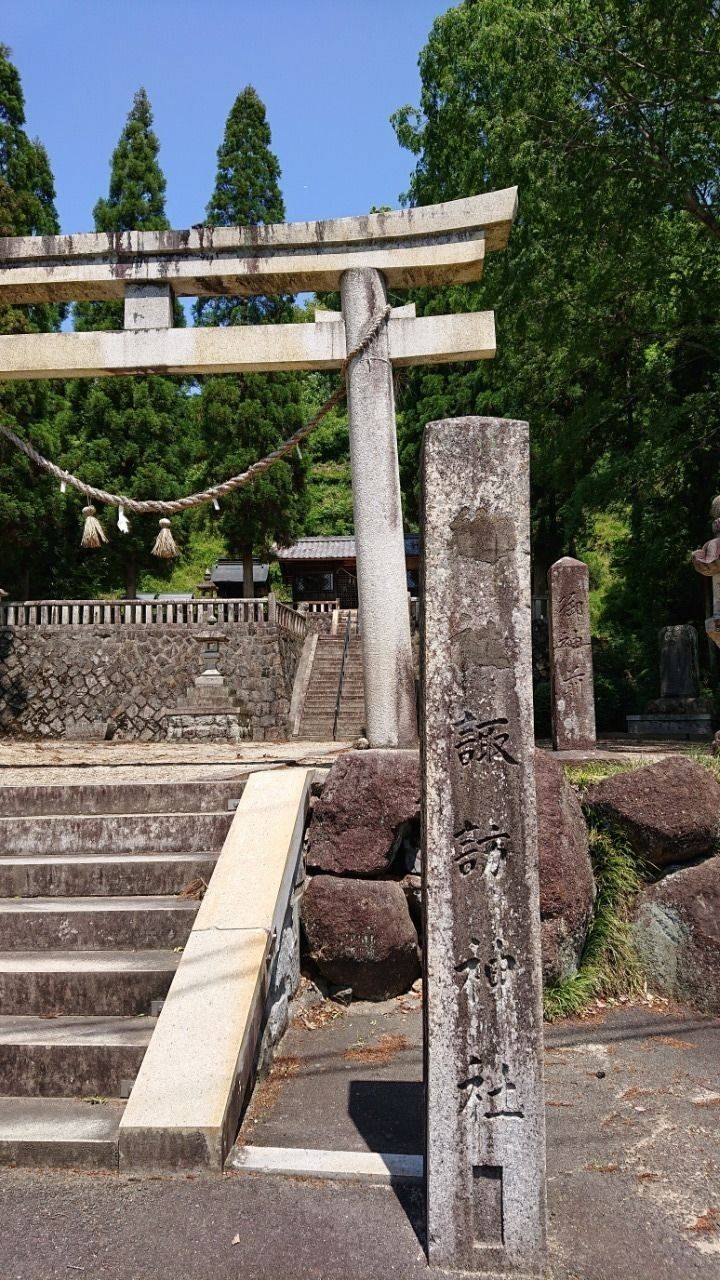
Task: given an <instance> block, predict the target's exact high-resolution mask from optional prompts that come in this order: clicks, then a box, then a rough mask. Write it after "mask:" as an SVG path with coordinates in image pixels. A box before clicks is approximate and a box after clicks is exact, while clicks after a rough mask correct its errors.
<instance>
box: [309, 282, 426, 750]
mask: <svg viewBox="0 0 720 1280" xmlns="http://www.w3.org/2000/svg"><path fill="white" fill-rule="evenodd" d="M340 296H341V298H342V311H343V321H344V325H345V337H346V343H347V349H348V350H352V348H353V347H354V346H357V344H358V343H359V342H360V341H361V339H362V336H363V333H364V332H365V329H366V326H367V325H368V324H369V323H370V322H371V321H372V319H373V317H374V316H375V315H376V314H377V313H378V312H381V311H382V310H383V308H384V307H385V306H386V304H387V295H386V286H385V281H384V280H383V277H382V276H381V275H380V273H379V272H378V271H372V270H356V269H351V270H349V271H346V272H344V274H343V276H342V279H341V281H340ZM406 323H407V322H406ZM320 327H321V328H322V327H323V326H322V325H321V326H320ZM346 377H347V404H348V417H349V424H350V466H351V469H352V493H353V516H354V521H355V554H356V557H357V578H358V617H359V621H360V643H361V648H362V657H363V677H364V685H365V731H366V736H367V739H368V742H369V743H370V746H371V747H411V746H415V745H416V743H417V740H418V730H417V713H416V710H415V676H414V672H413V662H412V643H411V639H410V615H409V612H408V605H407V576H406V570H405V538H404V531H403V517H402V501H401V497H400V471H399V468H398V451H397V436H396V430H395V392H394V386H393V373H392V365H391V351H390V341H389V337H388V329H387V325H385V326H383V327H382V328H381V329H380V330H379V332H378V333H377V335H376V337H375V338H374V339H373V341H372V343H371V345H370V346H369V347H368V349H367V352H365V353H364V355H363V356H362V358H358V359H356V360H352V361H351V362H350V365H349V366H348V370H347V375H346Z"/></svg>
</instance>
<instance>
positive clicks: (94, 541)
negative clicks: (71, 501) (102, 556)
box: [80, 506, 107, 547]
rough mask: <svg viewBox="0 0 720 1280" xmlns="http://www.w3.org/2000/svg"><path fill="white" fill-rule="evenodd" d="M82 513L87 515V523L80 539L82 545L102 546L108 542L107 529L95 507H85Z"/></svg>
mask: <svg viewBox="0 0 720 1280" xmlns="http://www.w3.org/2000/svg"><path fill="white" fill-rule="evenodd" d="M82 513H83V515H84V517H85V525H84V527H83V535H82V538H81V539H80V546H81V547H101V546H102V544H103V542H107V537H106V534H105V530H104V529H103V527H102V525H101V523H100V521H99V520H98V518H97V516H96V515H95V508H94V507H91V506H88V507H83V509H82Z"/></svg>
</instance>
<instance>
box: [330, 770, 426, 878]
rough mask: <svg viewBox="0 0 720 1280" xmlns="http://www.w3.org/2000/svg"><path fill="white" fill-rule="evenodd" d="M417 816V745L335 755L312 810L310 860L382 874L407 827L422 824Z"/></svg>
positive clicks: (334, 868)
mask: <svg viewBox="0 0 720 1280" xmlns="http://www.w3.org/2000/svg"><path fill="white" fill-rule="evenodd" d="M419 818H420V759H419V755H418V752H417V751H372V750H371V751H349V752H348V753H347V754H346V755H343V756H340V758H339V759H338V760H336V762H335V764H334V765H333V767H332V769H331V770H330V775H329V777H328V780H327V782H326V783H325V787H324V788H323V792H322V795H321V796H320V799H319V800H318V803H317V805H316V806H315V808H314V810H313V818H312V823H311V825H310V832H309V839H308V850H307V858H306V861H307V866H308V868H309V869H310V870H313V871H329V872H332V873H333V874H335V875H354V876H376V875H383V874H384V873H386V872H387V871H388V869H389V868H390V866H391V864H392V862H393V859H394V856H395V853H396V850H397V848H398V845H399V843H400V841H401V840H402V838H403V835H404V834H405V831H406V829H407V828H408V827H410V828H412V827H414V828H415V829H416V830H419Z"/></svg>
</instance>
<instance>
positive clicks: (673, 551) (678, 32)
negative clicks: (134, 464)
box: [394, 0, 720, 724]
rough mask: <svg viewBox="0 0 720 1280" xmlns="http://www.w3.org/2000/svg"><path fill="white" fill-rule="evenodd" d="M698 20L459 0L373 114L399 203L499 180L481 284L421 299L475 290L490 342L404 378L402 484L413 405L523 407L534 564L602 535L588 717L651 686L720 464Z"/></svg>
mask: <svg viewBox="0 0 720 1280" xmlns="http://www.w3.org/2000/svg"><path fill="white" fill-rule="evenodd" d="M719 27H720V24H719V23H718V8H717V5H716V4H715V3H713V4H708V3H700V2H699V0H679V3H677V4H674V5H672V6H669V5H667V4H665V3H660V2H659V0H609V3H607V4H603V5H597V4H595V3H593V0H528V2H527V3H524V4H523V5H518V4H517V3H516V2H515V0H483V3H477V2H476V0H466V2H465V3H463V4H461V5H459V6H458V7H456V8H453V9H451V10H449V11H448V12H447V13H445V14H444V15H443V16H442V17H440V18H438V19H437V21H436V22H435V24H434V25H433V28H432V30H431V33H430V36H429V39H428V42H427V45H426V46H425V48H424V50H423V51H422V54H421V57H420V72H421V80H422V93H421V101H420V106H419V109H417V110H415V109H413V108H411V107H405V108H403V109H402V110H400V111H399V112H397V113H396V115H395V117H394V123H395V127H396V131H397V134H398V138H399V140H400V142H401V144H402V145H404V146H406V147H407V148H409V149H410V151H411V152H412V153H413V154H414V156H415V157H416V165H415V169H414V172H413V175H412V179H411V184H410V192H409V199H410V201H411V202H412V203H415V204H428V203H432V202H433V201H436V200H450V199H454V198H457V197H461V196H466V195H471V194H474V193H476V192H479V191H485V190H491V189H493V188H501V187H506V186H511V185H514V184H517V185H518V186H519V193H520V212H519V216H518V220H517V223H516V226H515V228H514V229H513V232H512V235H511V237H510V245H509V248H508V250H507V252H506V253H504V254H501V255H497V257H496V256H494V255H493V257H492V258H490V260H489V261H488V264H487V268H486V278H485V280H484V281H483V282H482V283H481V284H479V285H475V286H466V287H460V288H455V289H449V290H446V291H444V293H443V294H442V295H440V294H437V293H435V294H430V293H420V294H419V296H418V304H419V309H420V310H421V311H422V310H425V311H429V310H445V309H449V310H468V309H476V308H479V309H481V308H483V307H493V308H494V309H495V310H496V314H497V324H498V356H497V358H496V360H495V361H493V362H490V363H488V364H483V365H456V366H447V367H444V368H443V369H441V370H439V369H429V370H428V369H420V370H416V371H412V372H411V373H409V374H407V375H406V376H405V378H404V380H403V386H402V391H401V397H400V407H401V422H402V431H401V460H402V468H403V480H404V488H405V493H406V497H407V500H408V502H409V505H410V506H411V507H412V506H413V505H414V501H415V498H416V493H417V478H418V451H419V444H420V439H421V433H422V429H423V427H424V424H425V422H427V421H428V420H429V419H431V418H437V417H443V416H446V415H455V414H464V413H493V414H495V413H496V414H501V415H504V416H508V417H525V418H528V419H529V420H530V424H531V440H532V468H533V469H532V476H533V534H534V551H535V556H536V561H537V562H539V563H540V564H541V565H542V564H545V565H547V563H549V562H550V561H551V560H553V559H554V558H555V557H556V556H557V555H560V554H567V553H571V554H572V553H574V554H579V555H583V554H585V555H587V557H588V558H590V559H592V552H593V549H594V548H595V546H596V545H597V543H598V541H599V540H602V541H603V557H604V565H605V569H604V572H603V582H602V592H601V596H600V597H599V598H598V599H597V601H596V604H597V607H596V608H595V609H594V625H595V634H596V641H597V670H598V693H599V702H600V705H599V712H600V720H601V723H605V724H608V723H612V722H613V721H614V722H615V723H617V724H619V723H621V716H622V714H623V713H624V712H625V711H626V710H628V709H630V704H631V703H632V701H633V700H635V701H640V700H642V699H644V698H645V697H647V696H648V695H649V694H650V693H651V692H656V689H654V685H655V681H656V679H657V674H656V673H657V649H656V631H657V627H658V626H659V625H661V624H663V623H668V622H675V621H679V622H685V621H688V620H690V619H693V620H697V621H698V622H699V623H700V625H702V618H703V613H704V610H703V593H702V583H701V582H700V581H699V579H698V577H697V575H695V574H694V573H693V572H692V570H691V569H690V568H689V566H688V553H689V551H690V549H691V548H692V547H693V546H696V545H698V544H699V542H701V541H704V540H705V538H706V537H707V536H708V533H707V531H708V516H707V511H708V507H709V502H710V498H711V496H712V494H713V493H714V492H715V491H716V489H717V488H718V480H719V478H718V462H719V461H720V413H719V411H718V410H719V408H720V396H719V391H720V362H719V359H718V356H719V344H718V320H717V305H716V301H715V302H713V299H715V300H716V299H717V296H718V284H719V283H720V279H719V275H720V273H719V270H718V263H719V261H720V259H719V256H718V243H717V240H718V221H719V218H720V196H719V192H720V187H719V185H718V159H719V158H720V110H718V105H719V101H720V95H719V92H718V72H717V67H718V53H719V49H718V40H719ZM608 517H612V518H611V519H608ZM608 538H609V539H610V540H609V541H607V539H608ZM592 585H593V586H595V585H596V583H595V582H593V584H592Z"/></svg>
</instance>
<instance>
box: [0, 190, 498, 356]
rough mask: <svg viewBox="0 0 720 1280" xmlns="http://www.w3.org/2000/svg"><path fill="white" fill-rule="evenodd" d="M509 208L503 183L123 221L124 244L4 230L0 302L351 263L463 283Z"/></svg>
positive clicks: (190, 284) (493, 245)
mask: <svg viewBox="0 0 720 1280" xmlns="http://www.w3.org/2000/svg"><path fill="white" fill-rule="evenodd" d="M516 209H517V188H516V187H509V188H507V189H506V190H504V191H486V192H484V193H483V194H482V195H475V196H466V197H465V198H463V199H460V200H450V201H447V202H445V203H443V204H436V205H431V206H429V207H427V208H418V209H395V210H388V211H387V212H383V213H373V214H369V215H365V216H363V217H359V218H358V217H355V218H329V219H326V220H324V221H322V222H281V223H274V224H268V225H266V226H262V227H260V228H258V227H257V226H251V227H205V226H203V227H201V228H197V227H195V228H190V229H189V230H187V231H162V232H156V231H130V232H127V233H124V235H123V242H122V249H121V252H120V253H119V251H118V244H117V240H116V238H115V237H114V236H113V235H109V236H108V235H106V234H105V233H103V232H101V233H95V234H93V233H90V234H80V235H73V236H22V237H4V238H3V242H2V264H1V266H0V296H2V300H3V302H13V301H14V302H40V301H46V302H47V301H50V300H54V301H61V300H64V301H67V302H73V301H78V300H79V299H88V298H122V297H124V291H125V289H126V288H127V287H128V285H132V284H134V283H138V282H140V283H142V284H143V285H145V286H147V285H149V284H155V283H158V282H161V283H163V284H166V283H167V282H171V283H172V289H173V293H174V294H176V295H178V296H179V295H180V294H183V293H184V294H186V295H187V296H189V297H197V296H198V295H204V296H206V295H208V294H227V293H231V294H240V293H249V294H257V293H263V294H267V293H273V292H275V293H278V292H280V293H298V292H300V291H302V290H304V289H312V290H325V291H328V290H332V289H337V288H338V285H339V284H340V277H341V274H342V273H343V272H344V271H346V270H347V268H348V267H358V266H363V267H374V268H376V269H377V270H378V271H382V272H383V274H384V275H385V277H386V279H387V281H388V283H389V284H391V285H394V286H396V287H398V288H401V289H402V288H409V287H410V286H417V285H429V284H450V283H452V282H454V281H456V282H461V283H462V282H467V281H468V280H476V279H478V278H479V276H480V275H481V273H482V265H483V260H484V256H485V252H486V251H491V250H499V249H504V248H505V246H506V244H507V240H508V236H509V234H510V227H511V225H512V221H513V219H514V217H515V211H516ZM320 245H322V248H323V250H324V252H322V253H319V252H318V246H320ZM118 259H119V260H120V262H118ZM432 318H433V319H434V318H435V317H432ZM246 327H249V326H246ZM257 327H263V328H267V326H257ZM283 327H284V328H286V329H287V328H289V327H291V326H288V325H285V326H283ZM294 327H296V328H299V327H300V326H299V325H298V326H294ZM305 327H307V326H305ZM183 332H184V331H183ZM188 332H189V331H188ZM23 336H26V335H23ZM83 336H84V335H83ZM143 363H147V362H143ZM149 363H150V364H151V366H152V364H153V363H154V362H152V361H151V362H149ZM155 363H156V362H155Z"/></svg>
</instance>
